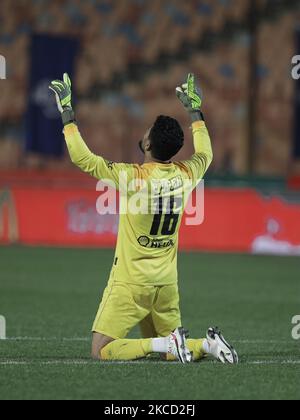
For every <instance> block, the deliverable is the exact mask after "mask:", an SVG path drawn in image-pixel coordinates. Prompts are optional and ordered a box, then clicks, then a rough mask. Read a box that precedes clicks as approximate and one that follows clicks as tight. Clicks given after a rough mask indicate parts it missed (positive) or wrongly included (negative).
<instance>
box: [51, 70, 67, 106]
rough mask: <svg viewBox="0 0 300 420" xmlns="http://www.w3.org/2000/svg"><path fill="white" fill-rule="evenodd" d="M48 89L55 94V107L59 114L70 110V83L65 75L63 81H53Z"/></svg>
mask: <svg viewBox="0 0 300 420" xmlns="http://www.w3.org/2000/svg"><path fill="white" fill-rule="evenodd" d="M49 89H51V90H52V91H53V92H54V93H55V97H56V102H57V107H58V109H59V112H60V113H61V114H62V113H63V112H64V111H66V110H71V109H72V83H71V80H70V77H69V75H68V74H67V73H65V74H64V77H63V81H61V80H53V82H51V84H50V86H49Z"/></svg>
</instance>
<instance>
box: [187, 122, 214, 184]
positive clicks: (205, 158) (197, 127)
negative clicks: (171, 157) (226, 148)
mask: <svg viewBox="0 0 300 420" xmlns="http://www.w3.org/2000/svg"><path fill="white" fill-rule="evenodd" d="M192 129H193V138H194V147H195V154H194V155H193V156H192V157H191V159H189V160H186V161H183V162H180V163H179V165H180V166H181V167H182V168H183V169H184V170H185V171H186V172H188V174H189V177H190V178H192V181H193V185H197V184H198V183H199V182H200V181H201V179H203V177H204V175H205V173H206V171H207V170H208V168H209V166H210V164H211V162H212V161H213V151H212V146H211V140H210V136H209V133H208V130H207V128H206V125H205V122H204V121H197V122H194V123H193V126H192Z"/></svg>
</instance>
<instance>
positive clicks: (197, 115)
mask: <svg viewBox="0 0 300 420" xmlns="http://www.w3.org/2000/svg"><path fill="white" fill-rule="evenodd" d="M190 116H191V119H192V122H193V123H194V122H196V121H205V118H204V115H203V113H202V112H201V111H192V112H190Z"/></svg>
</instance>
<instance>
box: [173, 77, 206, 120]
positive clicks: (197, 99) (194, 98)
mask: <svg viewBox="0 0 300 420" xmlns="http://www.w3.org/2000/svg"><path fill="white" fill-rule="evenodd" d="M176 95H177V97H178V99H179V100H180V101H181V103H182V104H183V106H184V107H185V109H186V110H187V111H188V112H189V113H190V114H191V116H192V119H193V120H196V119H202V114H201V106H202V93H201V90H200V88H199V87H198V86H197V85H196V82H195V75H194V74H191V73H190V74H189V75H188V78H187V82H186V83H184V84H183V85H182V86H180V87H177V88H176Z"/></svg>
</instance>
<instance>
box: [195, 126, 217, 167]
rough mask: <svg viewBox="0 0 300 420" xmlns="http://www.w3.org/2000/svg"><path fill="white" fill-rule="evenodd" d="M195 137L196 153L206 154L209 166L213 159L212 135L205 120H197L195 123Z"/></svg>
mask: <svg viewBox="0 0 300 420" xmlns="http://www.w3.org/2000/svg"><path fill="white" fill-rule="evenodd" d="M192 127H193V138H194V147H195V154H199V155H202V156H205V158H206V160H207V167H208V166H209V165H210V164H211V162H212V160H213V150H212V145H211V140H210V136H209V133H208V130H207V128H206V125H205V122H204V121H196V122H194V123H193V126H192Z"/></svg>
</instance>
